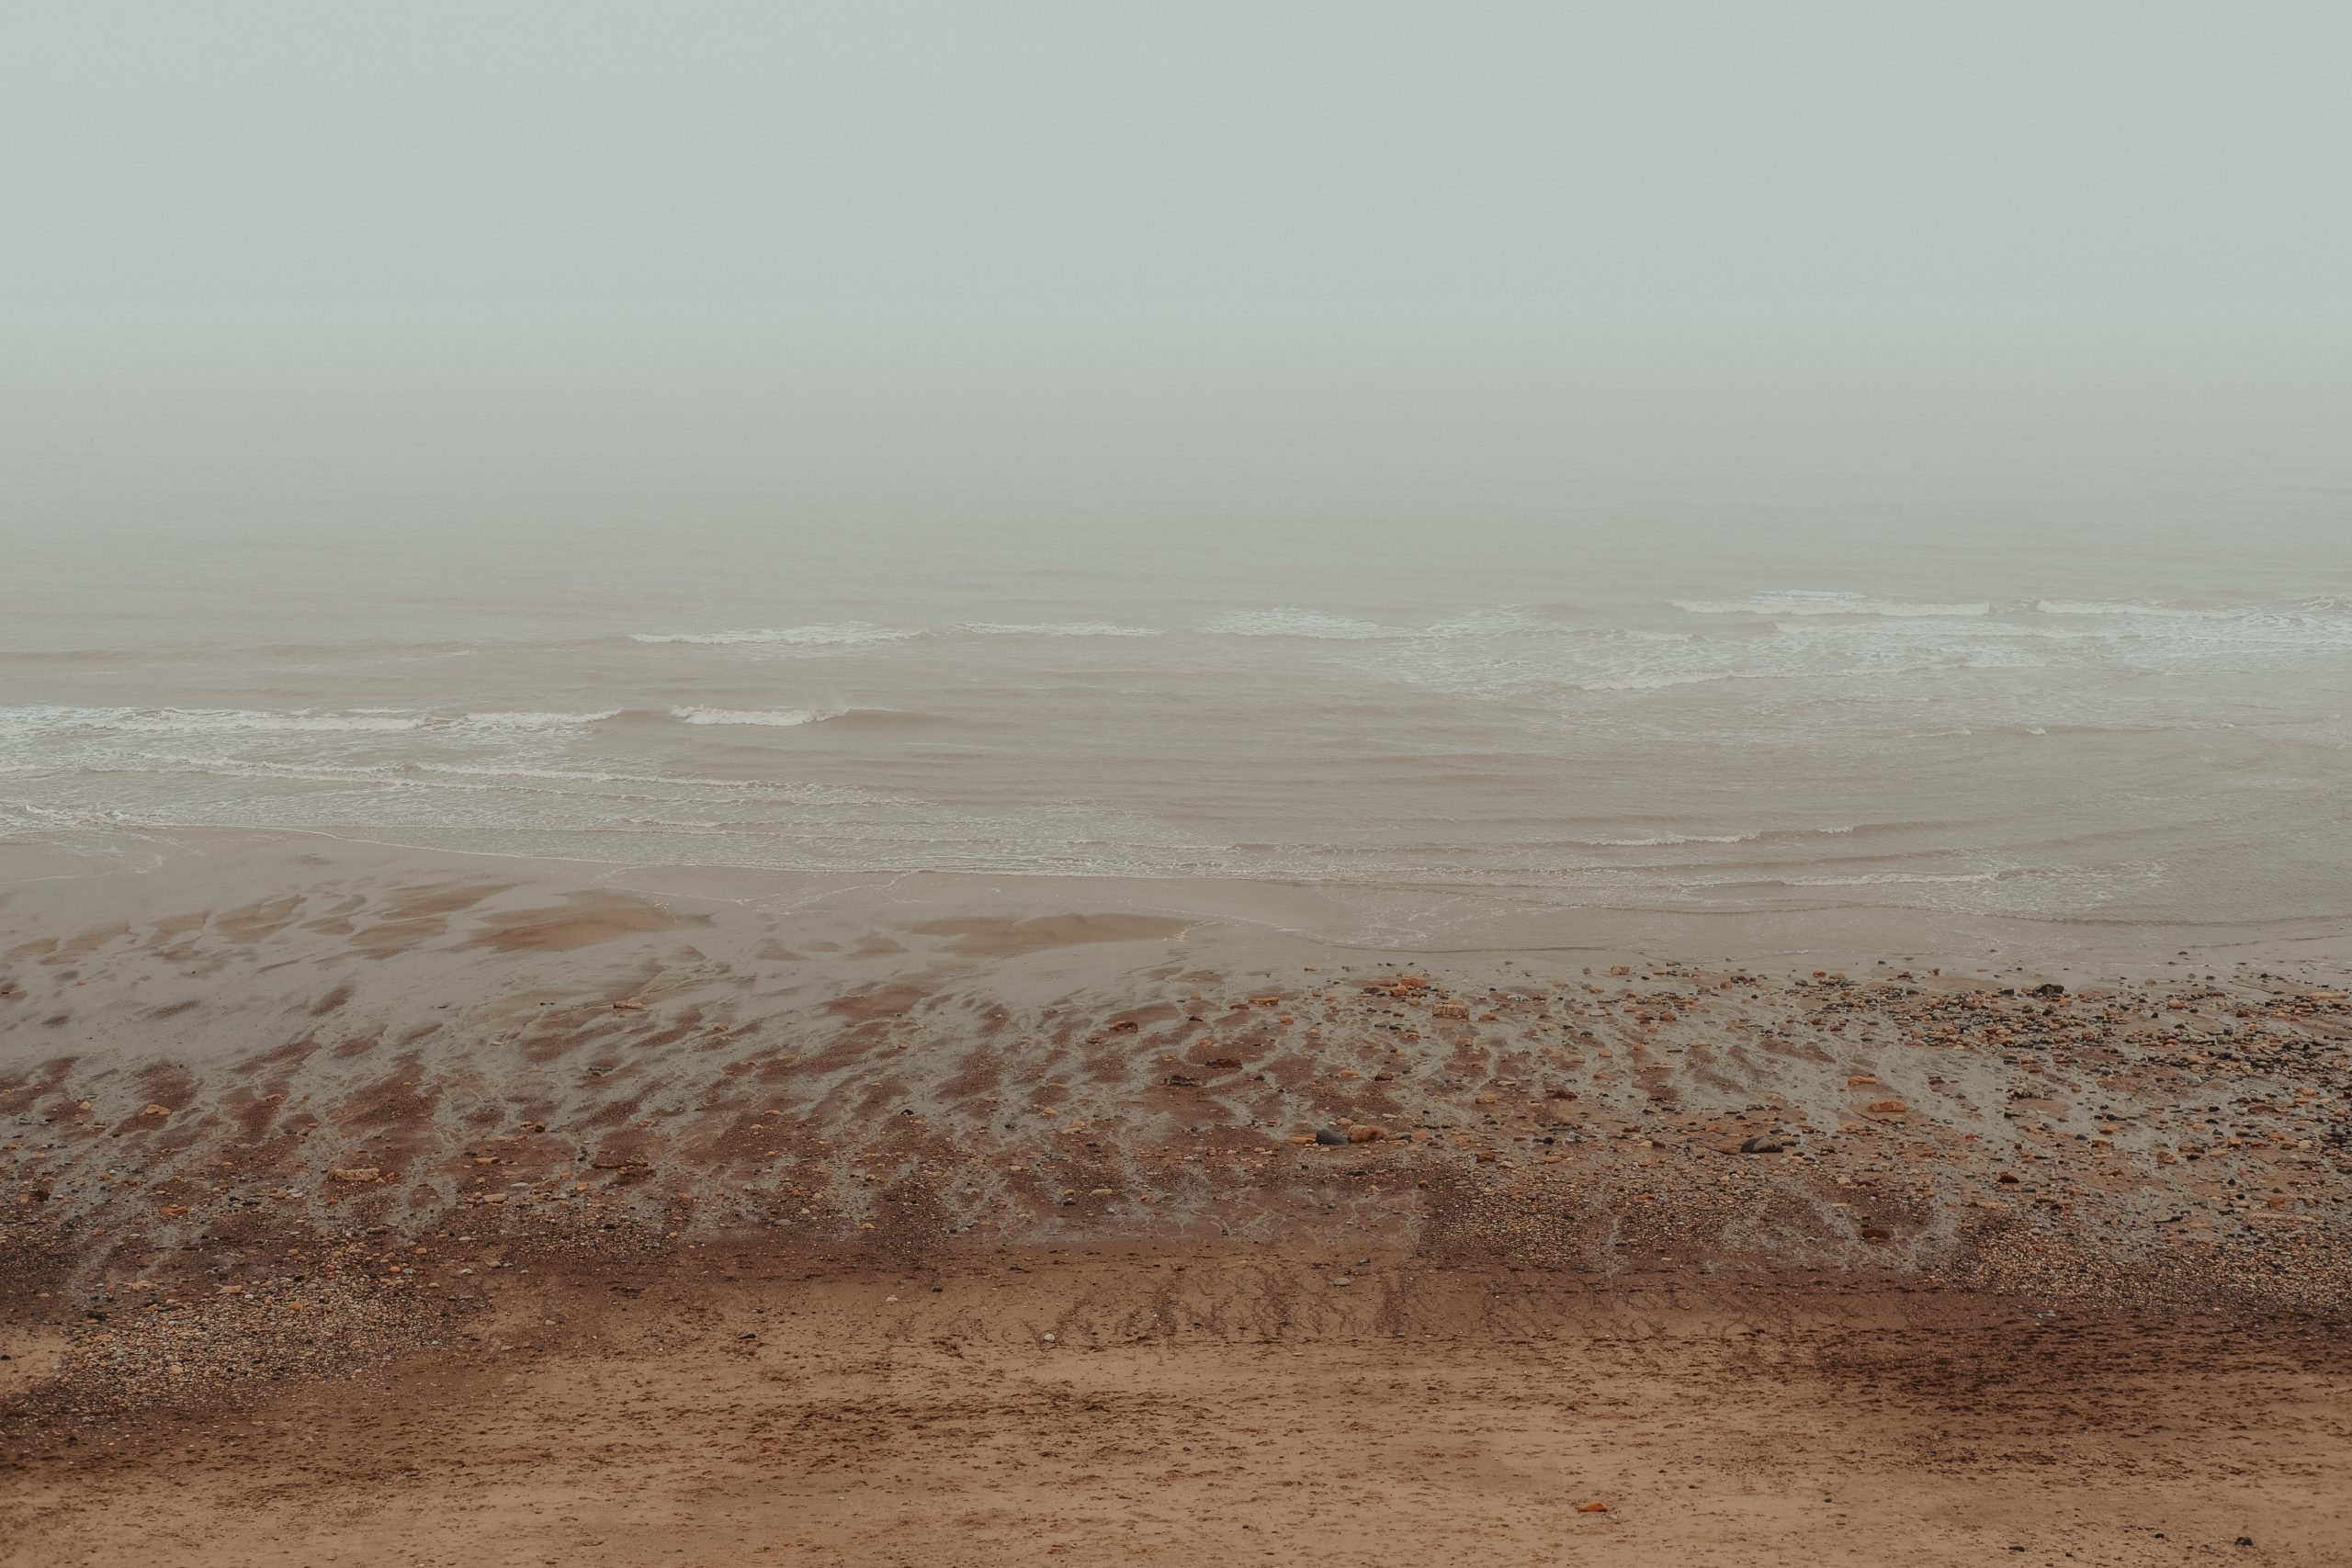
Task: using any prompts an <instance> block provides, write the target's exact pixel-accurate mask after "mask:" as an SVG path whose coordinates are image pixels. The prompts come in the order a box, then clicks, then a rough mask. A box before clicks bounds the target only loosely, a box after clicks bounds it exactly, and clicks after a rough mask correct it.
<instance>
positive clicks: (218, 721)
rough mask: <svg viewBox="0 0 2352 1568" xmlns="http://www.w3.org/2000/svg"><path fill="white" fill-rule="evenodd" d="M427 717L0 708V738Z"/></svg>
mask: <svg viewBox="0 0 2352 1568" xmlns="http://www.w3.org/2000/svg"><path fill="white" fill-rule="evenodd" d="M425 723H426V719H425V717H424V715H422V714H416V713H407V712H403V711H401V710H399V709H395V708H353V709H346V710H344V711H340V712H329V711H322V710H319V709H313V708H296V709H289V710H284V711H270V710H267V709H259V708H130V707H70V706H51V705H31V706H24V707H6V708H0V733H4V734H8V735H13V736H17V737H21V738H31V737H34V736H39V735H57V734H65V733H70V732H74V731H110V732H112V733H115V734H119V735H232V734H258V733H269V732H281V731H282V732H288V733H313V734H317V733H336V732H350V733H363V734H364V733H371V732H390V731H397V730H408V729H421V728H424V725H425Z"/></svg>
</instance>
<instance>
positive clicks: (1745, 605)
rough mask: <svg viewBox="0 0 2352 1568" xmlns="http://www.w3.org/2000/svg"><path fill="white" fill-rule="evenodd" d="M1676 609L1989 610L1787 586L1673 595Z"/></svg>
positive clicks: (1988, 606) (1904, 613)
mask: <svg viewBox="0 0 2352 1568" xmlns="http://www.w3.org/2000/svg"><path fill="white" fill-rule="evenodd" d="M1672 603H1673V605H1674V607H1675V608H1676V609H1678V610H1681V611H1684V612H1687V613H1688V614H1690V615H1882V616H1893V617H1909V616H1933V617H1938V618H1941V619H1945V620H1953V619H1964V618H1967V617H1970V616H1975V615H1991V614H1992V613H1993V604H1992V602H1991V601H1990V600H1986V599H1972V600H1963V601H1959V602H1950V603H1928V602H1925V601H1921V600H1917V599H1880V598H1874V597H1872V596H1871V595H1869V594H1866V593H1833V592H1821V591H1816V590H1811V589H1791V590H1789V591H1787V592H1780V593H1756V594H1750V595H1749V596H1748V597H1747V598H1744V599H1677V600H1674V601H1672Z"/></svg>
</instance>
